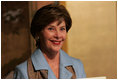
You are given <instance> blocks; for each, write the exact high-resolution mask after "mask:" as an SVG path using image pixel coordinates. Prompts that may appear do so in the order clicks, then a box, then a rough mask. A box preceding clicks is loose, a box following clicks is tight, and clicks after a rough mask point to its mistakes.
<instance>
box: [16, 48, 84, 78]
mask: <svg viewBox="0 0 118 80" xmlns="http://www.w3.org/2000/svg"><path fill="white" fill-rule="evenodd" d="M31 60H32V62H33V65H34V69H35V70H41V69H46V70H48V73H49V74H48V79H56V77H55V75H54V73H53V72H52V70H51V68H50V67H49V64H48V63H47V61H46V59H45V58H44V56H43V54H42V52H41V50H40V49H37V50H36V51H35V52H34V53H33V54H32V56H31ZM70 65H71V66H73V68H74V71H75V73H76V78H85V77H86V75H85V72H84V67H83V64H82V62H81V61H80V60H79V59H75V58H72V57H70V56H68V55H67V54H66V53H65V52H64V51H62V50H60V79H70V78H71V76H72V73H71V72H69V71H68V70H67V69H66V68H65V67H66V66H70ZM14 78H16V79H28V73H27V61H25V62H23V63H22V64H20V65H18V66H17V67H16V69H15V73H14Z"/></svg>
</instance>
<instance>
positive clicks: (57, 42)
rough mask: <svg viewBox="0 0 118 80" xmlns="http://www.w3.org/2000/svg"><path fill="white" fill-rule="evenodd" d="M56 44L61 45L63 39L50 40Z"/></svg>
mask: <svg viewBox="0 0 118 80" xmlns="http://www.w3.org/2000/svg"><path fill="white" fill-rule="evenodd" d="M50 41H51V42H52V43H53V44H54V45H60V44H61V42H62V41H56V40H50Z"/></svg>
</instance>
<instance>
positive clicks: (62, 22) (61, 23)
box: [48, 20, 65, 26]
mask: <svg viewBox="0 0 118 80" xmlns="http://www.w3.org/2000/svg"><path fill="white" fill-rule="evenodd" d="M48 26H65V21H64V20H63V21H60V20H56V21H53V22H52V23H50V24H49V25H48Z"/></svg>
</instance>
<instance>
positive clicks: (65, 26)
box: [49, 25, 66, 27]
mask: <svg viewBox="0 0 118 80" xmlns="http://www.w3.org/2000/svg"><path fill="white" fill-rule="evenodd" d="M49 26H50V27H55V26H53V25H49ZM61 27H66V26H61Z"/></svg>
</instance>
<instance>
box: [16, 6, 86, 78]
mask: <svg viewBox="0 0 118 80" xmlns="http://www.w3.org/2000/svg"><path fill="white" fill-rule="evenodd" d="M71 23H72V21H71V18H70V15H69V13H68V11H67V10H66V9H65V7H64V6H62V5H55V4H50V5H47V6H44V7H42V8H41V9H39V10H38V11H37V12H36V14H35V16H34V18H33V20H32V23H31V34H32V36H33V37H34V39H35V40H36V46H37V49H36V51H35V52H34V53H33V54H32V55H31V58H29V59H28V60H27V61H25V62H24V63H22V64H20V65H18V66H17V67H16V69H15V73H14V78H19V79H20V78H24V79H28V78H29V79H38V78H39V79H56V78H57V79H74V78H85V77H86V75H85V72H84V68H83V64H82V63H81V61H80V60H78V59H75V58H72V57H70V56H68V55H67V54H66V53H65V52H64V51H63V50H61V47H62V45H63V42H64V41H65V39H66V34H67V32H68V31H69V29H70V27H71Z"/></svg>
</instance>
